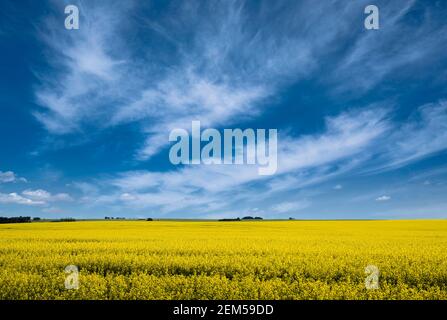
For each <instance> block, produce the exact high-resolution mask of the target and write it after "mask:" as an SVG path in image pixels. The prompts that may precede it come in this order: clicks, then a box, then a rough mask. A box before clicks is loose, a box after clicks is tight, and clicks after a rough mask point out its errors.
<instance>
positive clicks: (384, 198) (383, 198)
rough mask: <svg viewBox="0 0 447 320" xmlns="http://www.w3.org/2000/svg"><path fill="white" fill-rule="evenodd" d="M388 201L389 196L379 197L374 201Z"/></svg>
mask: <svg viewBox="0 0 447 320" xmlns="http://www.w3.org/2000/svg"><path fill="white" fill-rule="evenodd" d="M388 200H391V197H390V196H380V197H378V198H376V201H388Z"/></svg>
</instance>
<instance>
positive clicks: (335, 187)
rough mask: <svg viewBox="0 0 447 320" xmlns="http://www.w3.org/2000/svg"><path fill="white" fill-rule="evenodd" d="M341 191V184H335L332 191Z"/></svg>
mask: <svg viewBox="0 0 447 320" xmlns="http://www.w3.org/2000/svg"><path fill="white" fill-rule="evenodd" d="M341 189H343V186H342V185H341V184H337V185H335V186H334V190H341Z"/></svg>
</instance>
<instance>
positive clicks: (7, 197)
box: [0, 192, 45, 206]
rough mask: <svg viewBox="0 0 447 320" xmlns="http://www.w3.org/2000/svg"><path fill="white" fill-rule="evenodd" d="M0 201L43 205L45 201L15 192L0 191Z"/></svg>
mask: <svg viewBox="0 0 447 320" xmlns="http://www.w3.org/2000/svg"><path fill="white" fill-rule="evenodd" d="M0 203H6V204H21V205H27V206H35V205H44V204H45V201H41V200H32V199H28V198H25V197H22V196H21V195H19V194H17V193H15V192H12V193H8V194H5V193H0Z"/></svg>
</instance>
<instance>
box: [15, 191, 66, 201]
mask: <svg viewBox="0 0 447 320" xmlns="http://www.w3.org/2000/svg"><path fill="white" fill-rule="evenodd" d="M22 195H24V196H25V197H27V198H29V199H31V200H35V201H43V202H54V201H71V200H72V198H71V197H70V195H68V194H67V193H58V194H54V195H53V194H51V193H50V192H48V191H46V190H42V189H37V190H25V191H23V192H22Z"/></svg>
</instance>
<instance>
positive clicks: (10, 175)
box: [0, 171, 27, 183]
mask: <svg viewBox="0 0 447 320" xmlns="http://www.w3.org/2000/svg"><path fill="white" fill-rule="evenodd" d="M19 181H20V182H27V181H26V179H25V178H21V177H18V176H17V175H16V174H15V173H14V172H12V171H6V172H2V171H0V183H8V182H19Z"/></svg>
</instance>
